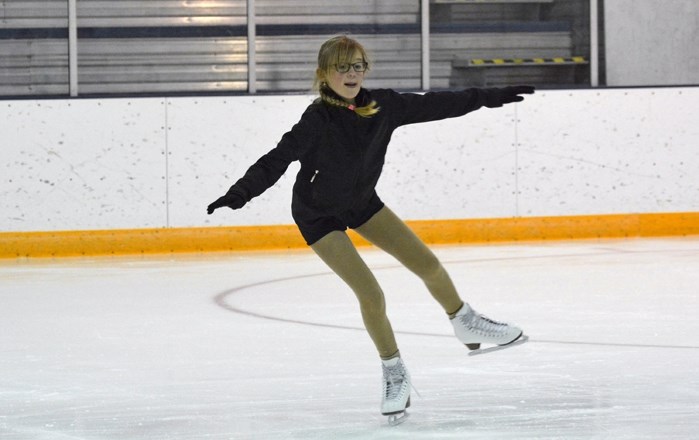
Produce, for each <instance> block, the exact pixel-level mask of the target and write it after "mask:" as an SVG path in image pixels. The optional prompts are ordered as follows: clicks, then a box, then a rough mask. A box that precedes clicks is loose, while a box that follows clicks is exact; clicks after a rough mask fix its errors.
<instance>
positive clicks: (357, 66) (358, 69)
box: [333, 61, 369, 73]
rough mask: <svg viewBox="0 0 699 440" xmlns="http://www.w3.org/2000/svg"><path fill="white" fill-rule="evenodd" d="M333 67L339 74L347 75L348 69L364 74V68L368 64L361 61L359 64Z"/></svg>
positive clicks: (341, 64) (342, 64) (343, 64)
mask: <svg viewBox="0 0 699 440" xmlns="http://www.w3.org/2000/svg"><path fill="white" fill-rule="evenodd" d="M333 66H335V70H337V71H338V72H340V73H347V72H349V71H350V68H351V69H352V70H354V71H355V72H364V71H365V70H366V68H367V67H368V66H369V63H367V62H365V61H361V62H359V63H351V64H350V63H340V64H333Z"/></svg>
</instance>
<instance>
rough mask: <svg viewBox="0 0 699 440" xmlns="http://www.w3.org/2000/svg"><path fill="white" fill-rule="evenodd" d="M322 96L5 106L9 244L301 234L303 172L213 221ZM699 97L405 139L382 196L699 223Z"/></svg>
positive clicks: (451, 208) (659, 98)
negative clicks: (293, 210)
mask: <svg viewBox="0 0 699 440" xmlns="http://www.w3.org/2000/svg"><path fill="white" fill-rule="evenodd" d="M312 99H313V97H312V96H310V95H285V96H234V97H187V98H167V99H166V98H134V99H100V100H97V99H85V100H83V99H79V100H43V101H24V100H23V101H5V102H3V103H2V104H0V121H3V122H2V123H1V124H2V127H1V128H2V133H3V148H2V158H3V160H2V162H0V174H1V175H2V177H1V178H0V179H2V180H1V181H2V185H1V186H0V212H1V214H0V231H10V232H11V231H35V230H84V229H114V228H142V227H146V228H148V227H193V226H224V225H256V224H289V223H292V219H291V214H290V203H291V186H292V184H293V180H294V176H295V173H296V171H297V169H298V165H297V164H292V166H291V167H290V168H289V170H288V171H287V174H286V175H285V176H284V177H283V178H282V179H281V180H280V182H278V183H277V185H275V187H273V188H271V189H270V190H269V191H268V192H267V193H265V194H263V195H262V196H261V197H260V198H258V199H256V200H254V201H253V202H252V203H250V204H249V205H248V206H246V207H245V208H243V209H242V210H240V211H238V212H235V213H231V212H225V213H219V212H217V213H216V215H214V216H207V215H206V212H205V208H206V205H207V204H208V203H210V202H211V201H213V200H214V199H215V198H217V197H218V196H219V195H221V194H223V193H224V192H225V191H226V190H227V189H228V187H229V186H230V185H231V184H232V183H234V182H235V180H237V179H238V178H239V177H241V176H242V174H243V173H244V172H245V170H246V169H247V167H248V166H249V165H251V164H252V163H253V162H254V161H255V160H256V159H257V158H258V157H260V156H261V155H262V154H264V153H265V152H267V151H269V150H270V149H271V148H273V147H274V146H275V145H276V143H277V142H278V140H279V139H280V138H281V136H282V135H283V134H284V133H285V132H286V131H287V130H289V129H290V128H291V126H292V125H293V124H294V123H295V122H296V121H297V120H298V119H299V117H300V115H301V114H302V112H303V110H304V109H305V107H306V106H307V105H308V104H309V103H310V102H311V101H312ZM697 113H699V88H665V89H617V90H581V91H543V92H537V94H535V95H534V96H531V97H527V99H526V100H525V102H524V103H522V104H516V105H510V106H506V107H504V108H501V109H482V110H479V111H476V112H474V113H472V114H470V115H467V116H465V117H462V118H458V119H452V120H446V121H439V122H432V123H427V124H417V125H413V126H409V127H403V128H401V129H399V130H398V131H396V133H395V134H394V137H393V141H392V144H391V146H390V147H389V154H388V156H387V163H386V168H385V171H384V175H383V177H382V180H381V181H380V183H379V194H380V195H381V197H382V199H383V200H384V201H385V202H386V203H387V204H389V205H390V206H391V207H392V208H393V209H394V210H395V211H397V212H398V213H399V215H401V216H402V217H404V218H407V219H448V218H493V217H513V216H540V215H547V216H557V215H578V214H613V213H637V212H643V213H649V212H681V211H697V208H698V207H699V175H698V174H697V173H696V171H695V170H697V169H699V149H697V148H696V146H697V145H699V124H696V116H695V115H696V114H697Z"/></svg>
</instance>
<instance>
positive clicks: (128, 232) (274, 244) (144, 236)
mask: <svg viewBox="0 0 699 440" xmlns="http://www.w3.org/2000/svg"><path fill="white" fill-rule="evenodd" d="M407 223H408V225H409V226H410V227H411V228H412V229H413V230H414V231H415V233H416V234H417V235H419V236H420V237H421V238H422V239H423V240H424V241H425V242H427V243H430V244H459V243H484V242H508V241H510V242H512V241H531V240H572V239H582V238H619V237H660V236H686V235H699V212H687V213H666V214H618V215H591V216H559V217H516V218H494V219H459V220H413V221H408V222H407ZM350 237H351V238H352V240H353V241H354V242H355V243H356V244H358V245H367V244H368V243H367V242H366V241H365V240H363V239H361V238H360V237H359V236H358V235H357V234H356V233H354V232H350ZM305 247H306V244H305V242H304V240H303V238H302V237H301V234H300V233H299V231H298V229H297V228H296V226H294V225H273V226H231V227H214V228H159V229H124V230H97V231H54V232H4V233H0V258H17V257H71V256H97V255H129V254H163V253H179V252H194V253H197V252H216V251H251V250H274V249H277V250H278V249H294V248H305Z"/></svg>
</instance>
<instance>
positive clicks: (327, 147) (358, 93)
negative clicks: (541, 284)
mask: <svg viewBox="0 0 699 440" xmlns="http://www.w3.org/2000/svg"><path fill="white" fill-rule="evenodd" d="M369 67H370V63H369V58H368V57H367V54H366V51H365V50H364V47H362V45H361V44H359V43H358V42H357V41H355V40H354V39H352V38H349V37H347V36H337V37H334V38H331V39H329V40H328V41H326V42H325V43H323V44H322V46H321V47H320V51H319V53H318V67H317V69H316V71H315V83H314V89H317V90H318V92H319V95H320V97H319V98H318V99H316V100H315V101H314V102H313V103H312V104H310V105H309V106H308V108H307V109H306V110H305V112H304V113H303V115H302V116H301V119H300V120H299V122H298V123H297V124H295V125H294V126H293V127H292V128H291V130H290V131H289V132H287V133H286V134H284V135H283V136H282V138H281V140H280V141H279V143H278V144H277V146H276V147H275V148H273V149H272V150H271V151H269V152H268V153H267V154H265V155H263V156H262V157H261V158H260V159H259V160H258V161H257V162H255V164H253V165H252V166H251V167H250V168H249V169H248V171H247V172H246V173H245V175H244V176H243V177H242V178H241V179H240V180H238V181H237V182H236V183H235V184H234V185H233V186H232V187H231V188H230V189H229V190H228V192H227V193H226V194H225V195H224V196H222V197H220V198H219V199H218V200H216V201H215V202H213V203H211V204H210V205H209V206H208V209H207V212H208V213H209V214H211V213H213V212H214V211H215V210H216V209H218V208H221V207H224V206H225V207H229V208H231V209H240V208H242V207H243V206H244V205H245V204H246V203H247V202H249V201H250V200H251V199H253V198H254V197H257V196H259V195H260V194H262V193H263V192H264V191H265V190H267V189H268V188H270V187H271V186H272V185H274V184H275V183H276V182H277V180H279V178H280V177H281V176H282V175H283V174H284V173H285V172H286V170H287V168H288V166H289V164H290V163H291V162H293V161H296V160H298V161H299V162H300V164H301V169H300V170H299V172H298V174H297V176H296V182H295V184H294V188H293V197H292V204H291V210H292V215H293V218H294V221H295V222H296V224H297V225H298V228H299V230H300V232H301V235H302V236H303V237H304V239H305V240H306V243H307V244H308V245H309V246H310V247H311V249H313V251H314V252H315V253H316V254H318V256H319V257H320V258H321V259H322V260H323V261H324V262H325V263H326V264H327V265H328V266H329V267H330V268H331V269H332V270H333V271H334V272H335V273H336V274H337V275H339V276H340V278H342V280H344V282H345V283H347V285H348V286H349V287H350V288H351V289H352V291H353V292H354V293H355V295H356V297H357V299H358V301H359V307H360V310H361V314H362V319H363V321H364V325H365V327H366V330H367V332H368V333H369V336H370V337H371V339H372V341H373V343H374V345H375V346H376V349H377V350H378V354H379V356H380V358H381V361H382V369H383V390H382V402H381V413H382V414H384V415H387V416H389V422H391V423H396V422H399V421H400V420H401V419H402V418H403V417H405V416H406V415H407V413H405V409H406V408H407V407H408V406H410V388H411V385H410V375H409V374H408V371H407V369H406V367H405V365H404V363H403V361H402V360H401V357H400V351H399V350H398V345H397V343H396V338H395V336H394V333H393V330H392V328H391V323H390V322H389V320H388V318H387V317H386V308H385V301H384V294H383V292H382V290H381V287H380V286H379V284H378V282H377V281H376V278H375V277H374V275H373V274H372V272H371V270H370V269H369V267H367V265H366V264H365V262H364V261H363V260H362V258H361V256H360V255H359V253H358V252H357V249H356V248H355V247H354V245H353V244H352V242H351V241H350V239H349V238H348V236H347V234H346V230H347V228H350V229H354V230H355V231H357V232H358V233H359V234H360V235H361V236H362V237H364V238H366V239H367V240H368V241H369V242H371V243H373V244H374V245H376V246H378V247H379V248H381V249H383V250H384V251H386V252H387V253H389V254H390V255H392V256H393V257H395V258H396V259H397V260H398V261H399V262H400V263H402V264H403V265H404V266H405V267H406V268H408V269H409V270H410V271H412V272H414V273H415V274H416V275H417V276H418V277H420V278H421V279H422V281H423V282H424V283H425V285H426V287H427V289H428V290H429V292H430V293H431V294H432V296H433V297H434V298H435V300H437V302H438V303H439V304H440V305H441V306H442V308H443V309H444V311H445V313H446V314H447V315H448V317H449V319H450V320H451V323H452V325H453V327H454V331H455V334H456V336H457V338H458V339H459V340H460V341H461V342H462V343H463V344H465V345H466V346H467V347H468V348H469V349H471V350H476V349H478V348H480V345H481V344H495V345H496V346H505V345H508V344H512V343H514V342H515V341H518V340H520V338H521V337H522V330H521V329H519V328H517V327H515V326H513V325H508V324H505V323H501V322H497V321H493V320H491V319H488V318H486V317H485V316H483V315H480V314H478V313H476V311H475V310H473V309H472V308H471V307H470V306H469V304H467V303H465V302H464V301H463V300H462V299H461V297H460V296H459V294H458V292H457V290H456V288H455V286H454V284H453V283H452V281H451V279H450V278H449V275H448V274H447V272H446V270H445V269H444V267H443V266H442V264H441V263H440V261H439V260H438V259H437V258H436V257H435V255H434V254H433V253H432V252H431V251H430V249H429V248H428V247H427V246H426V245H425V244H424V243H423V242H422V241H421V240H420V239H419V238H418V237H417V236H416V235H415V234H414V233H413V232H412V231H411V230H410V229H409V228H408V227H407V226H406V224H405V223H404V222H403V221H402V220H401V219H399V218H398V217H397V216H396V215H395V214H394V213H393V211H391V210H390V209H389V208H388V207H387V206H386V205H384V203H383V202H382V201H381V199H379V196H378V195H377V193H376V184H377V182H378V180H379V176H380V174H381V171H382V168H383V164H384V158H385V155H386V148H387V146H388V143H389V140H390V139H391V134H392V133H393V131H394V130H395V129H396V128H398V127H400V126H403V125H408V124H415V123H418V122H427V121H436V120H440V119H445V118H453V117H458V116H462V115H465V114H466V113H469V112H471V111H474V110H477V109H479V108H481V107H488V108H495V107H501V106H502V105H503V104H508V103H512V102H518V101H522V100H523V97H522V96H520V95H522V94H531V93H534V88H533V87H530V86H516V87H505V88H471V89H467V90H463V91H445V92H429V93H425V94H414V93H397V92H395V91H393V90H390V89H381V90H367V89H364V88H363V87H362V83H363V81H364V77H365V74H366V73H367V71H368V70H369Z"/></svg>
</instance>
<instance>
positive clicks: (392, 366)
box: [381, 357, 410, 426]
mask: <svg viewBox="0 0 699 440" xmlns="http://www.w3.org/2000/svg"><path fill="white" fill-rule="evenodd" d="M381 362H382V368H383V397H382V399H381V414H383V415H385V416H388V424H389V425H391V426H395V425H399V424H401V423H403V422H404V421H405V419H407V418H408V412H407V411H406V408H408V407H409V406H410V374H408V370H406V369H405V365H404V364H403V361H402V360H401V358H400V357H397V358H393V359H389V360H387V361H381Z"/></svg>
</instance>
